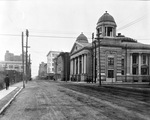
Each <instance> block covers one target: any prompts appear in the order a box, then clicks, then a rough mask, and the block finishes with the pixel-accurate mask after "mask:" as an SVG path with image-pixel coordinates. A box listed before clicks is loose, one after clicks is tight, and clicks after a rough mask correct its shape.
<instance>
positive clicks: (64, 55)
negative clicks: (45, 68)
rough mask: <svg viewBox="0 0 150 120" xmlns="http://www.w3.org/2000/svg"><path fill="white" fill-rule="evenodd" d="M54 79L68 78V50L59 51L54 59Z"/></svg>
mask: <svg viewBox="0 0 150 120" xmlns="http://www.w3.org/2000/svg"><path fill="white" fill-rule="evenodd" d="M54 66H55V67H54V68H55V80H60V81H68V80H69V78H70V56H69V53H68V52H61V53H60V54H59V55H58V56H57V57H56V58H55V59H54Z"/></svg>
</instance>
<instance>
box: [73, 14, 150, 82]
mask: <svg viewBox="0 0 150 120" xmlns="http://www.w3.org/2000/svg"><path fill="white" fill-rule="evenodd" d="M116 28H117V24H116V22H115V20H114V18H113V17H112V16H111V15H110V14H109V13H107V12H106V13H104V14H103V15H102V16H101V17H100V18H99V20H98V22H97V26H96V38H94V39H93V42H92V44H90V43H88V41H87V38H86V37H85V36H84V35H83V34H81V35H80V36H79V37H78V38H77V40H76V42H75V44H74V46H73V47H72V50H71V53H70V58H71V61H70V63H71V66H70V68H71V70H70V77H71V79H73V80H74V79H75V80H78V81H83V80H88V78H90V79H91V80H92V81H95V82H96V81H101V82H149V81H150V45H147V44H142V43H139V42H138V41H137V40H134V39H132V38H129V37H125V36H124V35H121V34H120V33H119V34H118V35H116Z"/></svg>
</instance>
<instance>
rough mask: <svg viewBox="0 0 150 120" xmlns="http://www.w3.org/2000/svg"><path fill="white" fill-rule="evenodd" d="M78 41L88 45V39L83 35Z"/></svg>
mask: <svg viewBox="0 0 150 120" xmlns="http://www.w3.org/2000/svg"><path fill="white" fill-rule="evenodd" d="M76 41H77V42H80V43H88V39H87V37H86V36H85V35H84V34H83V33H81V34H80V35H79V36H78V37H77V39H76Z"/></svg>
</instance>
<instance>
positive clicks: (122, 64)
mask: <svg viewBox="0 0 150 120" xmlns="http://www.w3.org/2000/svg"><path fill="white" fill-rule="evenodd" d="M121 67H122V69H121V74H122V75H124V59H121Z"/></svg>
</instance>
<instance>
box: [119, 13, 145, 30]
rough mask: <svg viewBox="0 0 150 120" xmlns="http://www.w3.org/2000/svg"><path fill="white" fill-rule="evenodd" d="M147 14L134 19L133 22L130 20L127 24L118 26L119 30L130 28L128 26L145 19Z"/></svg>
mask: <svg viewBox="0 0 150 120" xmlns="http://www.w3.org/2000/svg"><path fill="white" fill-rule="evenodd" d="M145 16H146V15H143V16H142V17H140V18H138V19H136V20H134V21H132V22H130V23H128V24H126V25H124V26H122V27H120V28H118V29H117V31H119V30H123V29H125V28H128V27H130V26H132V25H134V24H136V23H138V22H140V21H142V20H143V19H145Z"/></svg>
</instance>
